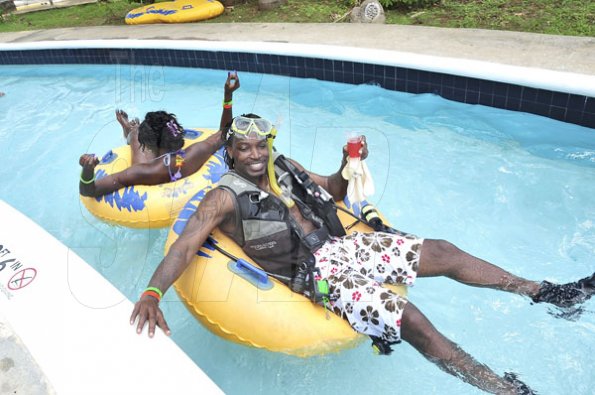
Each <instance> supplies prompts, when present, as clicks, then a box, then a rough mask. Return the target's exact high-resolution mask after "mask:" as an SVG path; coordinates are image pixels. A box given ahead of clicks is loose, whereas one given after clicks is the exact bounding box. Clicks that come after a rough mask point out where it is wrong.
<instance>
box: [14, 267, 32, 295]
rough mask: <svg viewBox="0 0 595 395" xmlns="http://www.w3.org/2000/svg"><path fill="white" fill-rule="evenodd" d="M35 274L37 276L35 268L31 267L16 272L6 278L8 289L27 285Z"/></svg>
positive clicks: (17, 288)
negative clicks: (9, 277)
mask: <svg viewBox="0 0 595 395" xmlns="http://www.w3.org/2000/svg"><path fill="white" fill-rule="evenodd" d="M35 276H37V270H35V269H33V268H31V267H29V268H26V269H23V270H21V271H19V272H16V273H15V274H14V276H12V278H11V279H10V280H8V289H10V290H12V291H16V290H19V289H21V288H25V287H26V286H27V285H29V284H31V282H33V280H34V279H35Z"/></svg>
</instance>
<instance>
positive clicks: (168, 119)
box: [138, 111, 185, 154]
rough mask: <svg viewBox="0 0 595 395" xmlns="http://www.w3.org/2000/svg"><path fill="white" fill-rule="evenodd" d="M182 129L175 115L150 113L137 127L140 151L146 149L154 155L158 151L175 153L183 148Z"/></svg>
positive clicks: (162, 112)
mask: <svg viewBox="0 0 595 395" xmlns="http://www.w3.org/2000/svg"><path fill="white" fill-rule="evenodd" d="M184 134H185V133H184V128H183V127H182V125H180V124H179V123H178V120H177V118H176V116H175V114H170V113H168V112H165V111H151V112H148V113H147V115H145V120H144V121H143V122H142V123H141V124H140V126H139V127H138V142H139V143H140V146H141V148H142V149H145V147H147V148H148V149H150V150H151V151H153V152H155V153H156V154H158V153H159V150H160V149H162V148H163V149H164V150H166V151H167V152H175V151H178V150H180V149H181V148H182V147H183V146H184Z"/></svg>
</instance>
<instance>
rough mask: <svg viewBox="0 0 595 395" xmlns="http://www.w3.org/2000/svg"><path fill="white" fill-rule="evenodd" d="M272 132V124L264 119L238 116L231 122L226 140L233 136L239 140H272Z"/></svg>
mask: <svg viewBox="0 0 595 395" xmlns="http://www.w3.org/2000/svg"><path fill="white" fill-rule="evenodd" d="M273 130H274V126H273V124H272V123H271V122H269V121H268V120H266V119H264V118H249V117H246V116H243V115H240V116H237V117H235V118H234V119H233V121H232V122H231V126H230V128H229V131H228V132H227V138H228V139H229V138H230V137H231V136H234V137H237V138H240V139H252V140H264V139H267V138H273V136H272V131H273Z"/></svg>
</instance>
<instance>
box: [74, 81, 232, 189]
mask: <svg viewBox="0 0 595 395" xmlns="http://www.w3.org/2000/svg"><path fill="white" fill-rule="evenodd" d="M239 87H240V80H239V78H238V76H237V73H228V75H227V80H226V81H225V86H224V99H223V112H222V113H221V122H220V129H222V128H223V127H224V126H225V125H227V124H229V123H231V120H232V118H233V114H232V98H233V92H234V91H235V90H237V89H238V88H239ZM116 119H117V120H118V122H119V123H120V125H122V129H123V130H124V136H125V137H126V138H127V140H128V144H130V149H131V151H132V164H131V166H130V167H129V168H127V169H126V170H123V171H121V172H118V173H115V174H110V175H107V176H105V177H102V178H100V179H98V180H95V166H97V164H99V159H98V158H97V157H96V156H95V155H93V154H83V155H81V157H80V159H79V164H80V165H81V166H82V168H83V171H82V173H81V180H80V182H79V192H80V194H81V195H83V196H89V197H98V196H102V195H105V194H108V193H111V192H114V191H117V190H118V189H120V188H123V187H127V186H130V185H156V184H162V183H166V182H170V181H176V180H178V179H180V178H183V177H187V176H189V175H190V174H193V173H194V172H196V171H197V170H198V169H200V168H201V167H202V165H203V164H204V163H205V162H206V161H207V160H208V159H209V157H210V156H211V155H213V153H215V151H217V150H218V149H219V148H220V147H221V146H222V145H223V141H222V140H221V133H214V134H213V135H212V136H210V137H209V138H207V139H206V140H204V141H200V142H197V143H195V144H192V145H190V146H189V147H188V148H186V149H182V147H183V146H184V129H183V128H182V126H181V125H180V124H179V123H178V120H177V118H176V116H175V115H174V114H170V113H168V112H165V111H153V112H148V113H147V114H146V116H145V119H144V121H143V122H142V123H140V124H139V121H138V119H135V120H132V121H129V120H128V115H127V114H126V113H125V112H124V111H122V110H116Z"/></svg>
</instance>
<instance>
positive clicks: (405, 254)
mask: <svg viewBox="0 0 595 395" xmlns="http://www.w3.org/2000/svg"><path fill="white" fill-rule="evenodd" d="M422 244H423V239H420V238H417V237H416V236H413V235H410V234H406V233H398V234H391V233H383V232H374V233H359V232H354V233H352V234H350V235H348V236H343V237H333V238H331V239H330V240H329V241H327V242H326V243H325V244H324V245H323V246H322V247H320V249H318V250H317V251H316V252H315V253H314V256H315V258H316V267H317V268H319V269H320V273H321V276H322V278H325V279H326V280H327V281H328V283H329V291H330V293H331V302H330V304H331V306H332V308H333V311H334V313H335V314H337V315H338V316H341V317H343V318H344V319H346V320H347V321H349V323H350V324H351V326H352V327H353V329H355V330H356V331H357V332H360V333H365V334H367V335H372V336H377V337H380V338H382V339H383V340H386V341H389V342H397V341H399V340H400V339H401V316H402V315H403V309H404V308H405V304H406V303H407V299H405V298H404V297H402V296H400V295H398V294H396V293H394V292H392V291H391V290H389V289H387V288H384V287H382V286H381V284H401V285H407V286H411V285H413V283H414V281H415V278H416V277H417V271H418V268H419V254H420V250H421V246H422Z"/></svg>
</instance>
